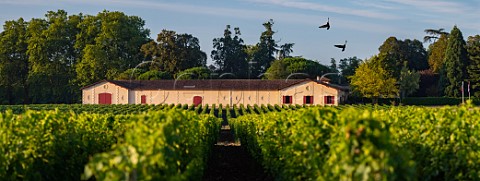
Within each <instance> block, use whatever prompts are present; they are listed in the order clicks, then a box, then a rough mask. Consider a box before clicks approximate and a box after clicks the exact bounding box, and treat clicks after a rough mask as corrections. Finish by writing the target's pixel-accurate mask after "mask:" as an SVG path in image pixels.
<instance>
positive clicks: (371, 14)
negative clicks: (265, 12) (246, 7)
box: [247, 0, 401, 20]
mask: <svg viewBox="0 0 480 181" xmlns="http://www.w3.org/2000/svg"><path fill="white" fill-rule="evenodd" d="M247 1H249V2H256V3H263V4H271V5H277V6H283V7H288V8H297V9H304V10H313V11H321V12H330V13H337V14H344V15H353V16H360V17H367V18H375V19H384V20H394V19H401V17H399V16H395V15H391V14H386V13H381V12H376V11H371V10H358V9H352V8H343V7H337V6H329V5H323V4H319V3H311V2H304V1H288V0H247Z"/></svg>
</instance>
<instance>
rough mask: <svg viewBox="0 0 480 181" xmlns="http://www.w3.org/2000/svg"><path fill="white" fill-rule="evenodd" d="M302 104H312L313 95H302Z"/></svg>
mask: <svg viewBox="0 0 480 181" xmlns="http://www.w3.org/2000/svg"><path fill="white" fill-rule="evenodd" d="M303 104H313V96H303Z"/></svg>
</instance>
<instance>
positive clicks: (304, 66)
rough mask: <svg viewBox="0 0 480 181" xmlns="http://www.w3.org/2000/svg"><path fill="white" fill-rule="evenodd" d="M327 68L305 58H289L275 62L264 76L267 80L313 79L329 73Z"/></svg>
mask: <svg viewBox="0 0 480 181" xmlns="http://www.w3.org/2000/svg"><path fill="white" fill-rule="evenodd" d="M329 70H330V69H329V68H328V67H327V66H324V65H322V64H319V63H318V62H315V61H312V60H308V59H305V58H298V57H291V58H285V59H283V60H276V61H274V62H273V63H272V66H271V67H270V68H269V69H268V70H267V73H265V76H266V77H267V79H285V78H289V79H302V78H311V79H315V78H316V76H321V75H322V74H324V73H328V72H329Z"/></svg>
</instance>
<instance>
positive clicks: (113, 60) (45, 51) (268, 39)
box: [0, 10, 293, 104]
mask: <svg viewBox="0 0 480 181" xmlns="http://www.w3.org/2000/svg"><path fill="white" fill-rule="evenodd" d="M273 24H274V22H273V20H269V21H267V22H265V23H264V24H263V26H264V27H265V31H264V32H262V33H261V36H260V38H259V42H258V43H257V44H255V45H245V44H244V42H243V40H242V39H241V38H240V37H239V36H240V35H241V33H240V29H239V28H234V29H233V32H232V30H231V28H230V26H227V27H226V29H225V31H224V36H223V37H219V38H215V39H214V40H213V47H214V48H215V50H213V51H212V52H211V57H212V60H213V61H214V65H210V66H208V67H207V65H206V60H207V54H206V53H205V52H203V51H201V50H200V43H199V40H198V38H196V37H194V36H193V35H191V34H186V33H185V34H179V33H176V32H175V31H172V30H162V31H161V32H160V33H159V34H158V35H157V38H156V39H155V40H153V39H151V38H150V37H149V36H150V30H149V29H147V28H145V27H144V26H145V21H144V20H143V19H141V18H140V17H137V16H129V15H126V14H124V13H122V12H117V11H115V12H110V11H106V10H105V11H103V12H99V13H98V14H97V15H84V14H81V13H80V14H74V15H68V13H67V12H66V11H64V10H58V11H48V12H47V13H46V14H45V17H44V18H33V19H31V20H29V21H26V20H24V19H23V18H19V19H18V20H10V21H6V22H5V23H4V25H3V31H2V32H1V33H0V103H1V104H20V103H24V104H29V103H77V102H79V101H80V97H81V91H80V88H81V87H83V86H86V85H89V84H92V83H94V82H97V81H100V80H102V79H139V80H153V79H174V78H178V79H194V78H259V75H260V74H261V73H263V72H265V71H266V70H267V68H268V67H269V66H270V63H271V62H272V61H274V60H275V59H276V58H275V56H274V55H275V54H278V55H279V56H280V57H282V58H285V57H288V56H289V53H291V52H292V47H293V43H292V44H285V45H277V41H275V40H274V39H273V35H274V33H275V32H274V31H273V29H272V27H273ZM212 73H216V76H214V77H212V75H215V74H212ZM225 73H229V74H228V75H227V76H225V75H224V74H225ZM221 76H223V77H221Z"/></svg>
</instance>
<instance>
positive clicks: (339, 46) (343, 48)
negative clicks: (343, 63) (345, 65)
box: [333, 40, 347, 52]
mask: <svg viewBox="0 0 480 181" xmlns="http://www.w3.org/2000/svg"><path fill="white" fill-rule="evenodd" d="M333 46H335V47H337V48H341V49H342V52H343V51H345V47H347V40H345V44H343V45H333Z"/></svg>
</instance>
